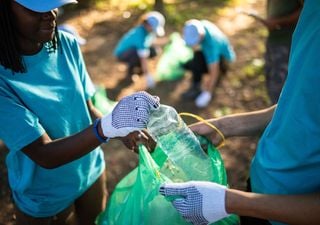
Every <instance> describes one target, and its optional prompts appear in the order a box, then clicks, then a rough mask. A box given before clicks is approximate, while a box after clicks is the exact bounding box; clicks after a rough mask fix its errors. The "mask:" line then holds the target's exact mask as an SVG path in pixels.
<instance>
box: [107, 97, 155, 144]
mask: <svg viewBox="0 0 320 225" xmlns="http://www.w3.org/2000/svg"><path fill="white" fill-rule="evenodd" d="M159 101H160V99H159V97H157V96H152V95H150V94H148V93H147V92H145V91H140V92H136V93H134V94H132V95H129V96H127V97H124V98H122V99H121V100H120V101H119V102H118V104H117V105H116V106H115V108H114V109H113V110H112V112H111V113H110V114H108V115H106V116H104V117H102V118H101V129H102V132H103V135H104V136H105V137H107V138H113V137H124V136H127V135H128V134H129V133H131V132H133V131H137V130H142V129H144V128H146V126H147V123H148V121H149V115H150V113H151V112H152V111H153V110H157V109H158V108H159V106H160V102H159Z"/></svg>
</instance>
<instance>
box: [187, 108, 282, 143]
mask: <svg viewBox="0 0 320 225" xmlns="http://www.w3.org/2000/svg"><path fill="white" fill-rule="evenodd" d="M275 108H276V105H273V106H272V107H269V108H267V109H263V110H258V111H253V112H247V113H238V114H232V115H227V116H223V117H219V118H214V119H209V120H207V121H208V122H209V123H211V124H212V125H214V126H215V127H217V128H218V129H219V130H220V131H221V132H222V133H223V135H224V136H225V137H226V138H228V137H234V136H252V135H257V134H260V133H261V132H262V131H263V130H264V129H265V128H266V126H267V125H268V123H269V122H270V120H271V118H272V115H273V112H274V110H275ZM190 129H191V130H192V131H193V132H195V133H197V134H200V135H205V136H207V137H208V138H209V139H210V140H212V142H213V143H214V144H217V143H219V142H220V141H221V139H220V136H219V135H218V134H217V132H216V131H215V130H213V129H212V128H211V127H209V126H208V125H206V124H205V123H204V122H198V123H195V124H192V125H190Z"/></svg>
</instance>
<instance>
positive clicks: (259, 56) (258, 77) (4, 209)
mask: <svg viewBox="0 0 320 225" xmlns="http://www.w3.org/2000/svg"><path fill="white" fill-rule="evenodd" d="M184 2H185V4H177V5H171V6H170V7H171V8H172V7H173V8H176V10H177V11H179V12H180V8H181V11H183V10H186V9H188V10H189V12H198V11H199V9H202V10H203V11H201V13H202V15H201V16H202V18H206V19H209V20H211V21H212V22H214V23H215V24H216V25H217V26H218V27H220V28H221V30H222V31H224V32H225V34H226V35H227V36H228V37H229V38H230V42H231V43H232V45H233V47H234V49H235V52H236V54H237V60H236V61H235V62H234V63H233V64H231V66H230V70H229V71H228V73H227V75H226V76H224V77H223V78H222V81H221V82H220V85H219V86H218V87H217V88H216V89H215V91H214V99H213V101H212V102H211V103H210V105H209V106H208V107H206V108H204V109H197V108H196V107H195V105H194V103H193V102H186V101H183V100H181V98H180V95H181V93H182V92H184V91H185V90H186V89H187V88H188V87H189V84H190V74H189V73H188V72H187V73H186V74H185V76H184V77H183V78H181V79H179V80H175V81H161V82H158V83H157V86H156V87H155V88H154V89H150V90H148V92H150V93H151V94H154V95H157V96H159V97H160V99H161V103H162V104H166V105H170V106H173V107H174V108H175V109H176V110H177V111H178V112H190V113H193V114H196V115H199V116H201V117H202V118H211V117H219V116H223V115H227V114H231V113H239V112H247V111H252V110H257V109H262V108H265V107H267V106H269V105H270V103H269V100H268V97H267V95H266V91H265V80H264V75H263V63H264V60H263V54H264V40H265V37H266V35H267V30H266V29H265V28H264V27H263V26H262V25H261V24H260V23H258V22H256V21H254V20H253V19H252V18H249V17H247V16H244V15H240V14H238V13H237V8H239V7H240V8H244V9H249V10H250V9H254V10H255V11H256V12H258V13H259V14H261V15H264V7H265V5H264V4H265V3H264V2H265V1H263V0H242V1H235V2H237V3H233V4H226V5H219V6H217V5H214V2H215V1H212V2H211V1H198V2H197V1H192V2H193V3H188V1H184ZM190 2H191V1H190ZM200 2H204V3H203V4H202V5H201V3H200ZM179 7H180V8H179ZM205 9H206V10H205ZM211 9H212V10H211ZM197 10H198V11H197ZM65 12H66V13H65V14H63V15H62V17H61V21H60V23H61V22H64V23H68V24H70V25H73V26H74V27H76V28H77V30H78V31H79V33H80V34H81V36H83V37H84V38H85V39H86V40H87V43H86V45H83V46H82V47H81V48H82V51H83V55H84V58H85V61H86V64H87V69H88V71H89V73H90V76H91V78H92V80H93V82H94V83H95V84H96V85H98V86H102V87H104V88H106V90H107V93H108V97H109V98H110V99H111V100H114V101H117V100H119V98H121V97H122V96H125V95H127V94H130V93H132V92H134V91H138V90H144V89H145V84H144V82H143V81H142V80H141V79H139V78H137V77H135V78H134V79H131V78H128V77H125V66H124V65H122V64H120V63H118V62H117V61H116V59H115V58H114V57H113V56H112V50H113V48H114V46H115V44H116V43H117V41H118V40H119V38H120V37H121V36H122V34H123V33H125V32H126V31H127V30H128V29H129V28H130V27H132V26H133V25H134V23H135V21H136V19H137V17H138V15H136V11H135V10H133V11H130V10H128V11H126V12H124V11H123V10H119V9H118V10H115V9H112V10H110V9H106V8H99V9H83V10H78V11H72V12H70V13H68V11H65ZM192 15H194V17H193V18H199V15H198V14H196V13H194V14H192ZM128 16H129V17H128ZM185 18H187V19H191V18H192V17H190V16H185ZM170 22H172V23H174V25H172V24H171V23H170ZM181 26H182V25H181V22H180V23H179V21H178V22H177V20H172V19H171V20H170V19H169V20H168V21H167V23H166V37H164V38H162V39H160V40H159V44H160V45H161V44H163V43H166V41H167V39H168V37H169V35H170V34H171V33H173V32H175V31H178V32H179V31H180V30H181ZM158 60H159V57H156V58H155V59H153V60H152V62H151V65H152V67H151V72H152V73H153V74H155V73H156V65H157V62H158ZM184 119H185V122H186V123H187V124H190V123H192V122H196V121H194V120H193V119H191V118H184ZM257 140H258V137H241V138H240V137H234V138H230V139H228V140H227V141H226V144H225V146H223V147H221V148H220V149H219V150H220V152H221V155H222V157H223V159H224V163H225V167H226V170H227V175H228V183H229V185H230V187H232V188H237V189H240V190H244V189H245V185H246V179H247V176H248V170H249V167H250V160H251V158H252V156H253V154H254V152H255V149H256V144H257ZM102 147H103V149H104V151H105V159H106V162H107V171H108V189H109V192H110V193H111V192H112V190H113V189H114V187H115V185H116V184H117V183H118V182H119V181H120V180H121V179H122V178H123V177H124V176H125V175H126V174H128V172H130V171H131V170H132V169H134V168H135V167H136V166H137V162H138V155H137V154H135V153H132V152H131V151H129V150H128V149H126V148H125V147H124V145H123V144H122V143H121V142H119V141H117V140H112V141H110V142H109V143H108V144H104V145H102ZM6 154H7V149H6V148H5V146H4V144H3V143H1V141H0V209H1V210H0V225H13V224H14V216H13V205H12V202H11V199H10V190H9V188H8V184H7V182H8V181H7V178H6V176H7V170H6V167H5V156H6Z"/></svg>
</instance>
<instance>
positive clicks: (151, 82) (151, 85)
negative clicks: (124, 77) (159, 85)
mask: <svg viewBox="0 0 320 225" xmlns="http://www.w3.org/2000/svg"><path fill="white" fill-rule="evenodd" d="M146 81H147V88H154V87H155V86H156V81H155V80H154V78H153V76H152V75H147V76H146Z"/></svg>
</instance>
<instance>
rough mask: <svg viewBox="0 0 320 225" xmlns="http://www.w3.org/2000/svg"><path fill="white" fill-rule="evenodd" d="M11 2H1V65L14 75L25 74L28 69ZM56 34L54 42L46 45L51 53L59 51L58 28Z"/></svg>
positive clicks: (1, 0)
mask: <svg viewBox="0 0 320 225" xmlns="http://www.w3.org/2000/svg"><path fill="white" fill-rule="evenodd" d="M11 1H12V0H0V65H2V66H3V67H4V68H6V69H10V70H12V72H13V73H25V72H26V71H27V68H26V66H25V64H24V61H23V57H22V54H21V49H20V48H19V44H18V34H17V30H16V29H15V24H14V20H15V18H14V15H13V13H12V10H11V6H10V4H11V3H10V2H11ZM55 34H56V35H55V37H54V38H53V40H52V41H50V42H48V43H46V44H45V45H44V46H45V48H47V50H48V51H49V52H52V51H55V50H56V49H57V46H58V37H57V34H58V31H57V28H56V31H55Z"/></svg>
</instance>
